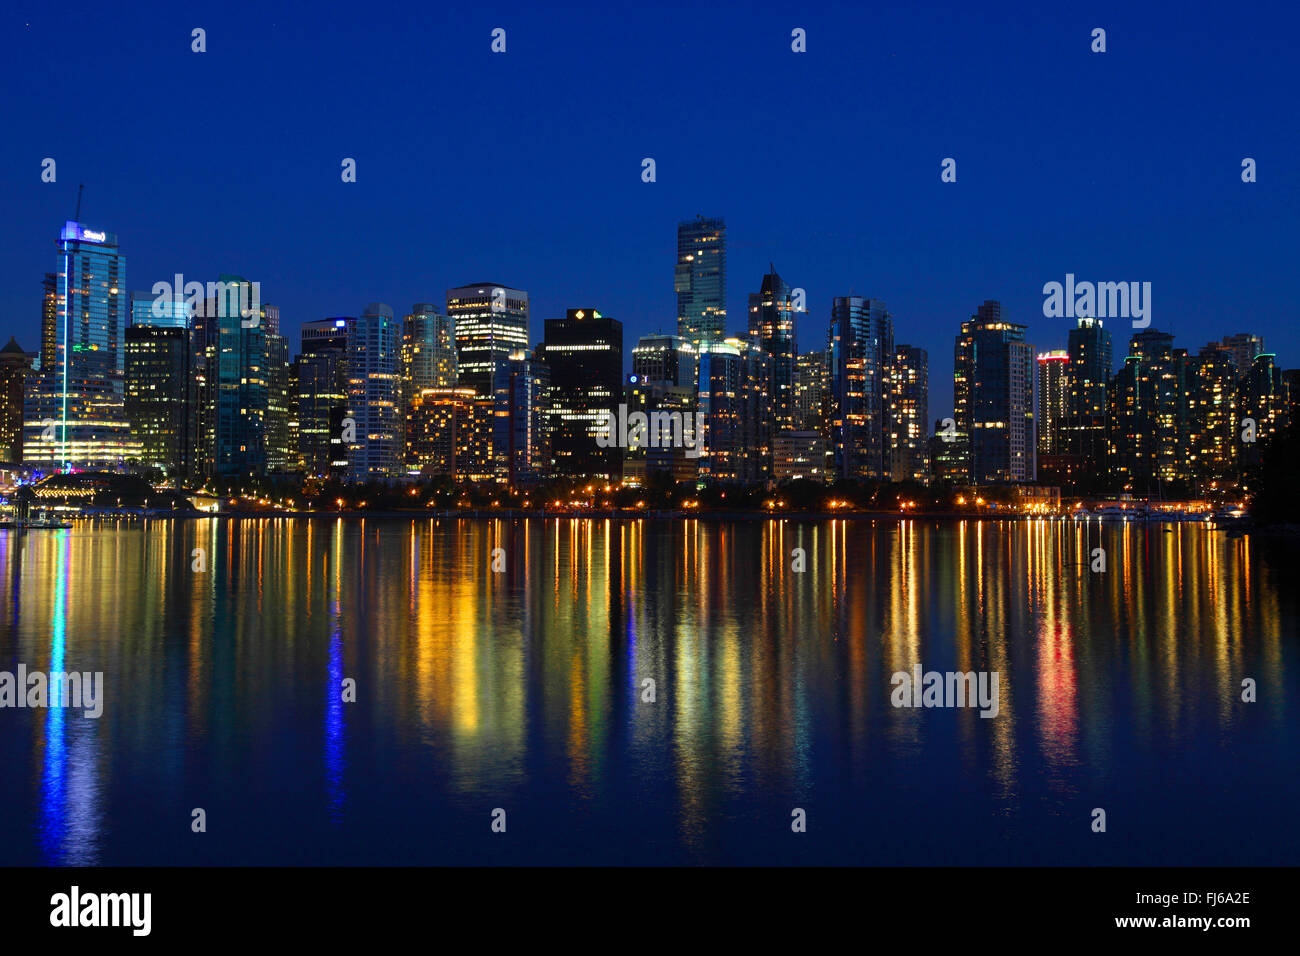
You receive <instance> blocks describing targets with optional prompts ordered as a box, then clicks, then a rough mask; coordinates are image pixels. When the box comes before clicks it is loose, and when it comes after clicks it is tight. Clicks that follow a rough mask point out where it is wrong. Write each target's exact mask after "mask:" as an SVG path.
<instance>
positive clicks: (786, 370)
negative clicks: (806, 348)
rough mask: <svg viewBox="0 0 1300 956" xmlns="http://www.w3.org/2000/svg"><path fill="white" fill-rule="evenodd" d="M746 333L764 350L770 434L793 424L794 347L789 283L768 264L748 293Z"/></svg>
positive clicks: (767, 427) (768, 441) (795, 353)
mask: <svg viewBox="0 0 1300 956" xmlns="http://www.w3.org/2000/svg"><path fill="white" fill-rule="evenodd" d="M749 334H750V337H751V338H752V339H754V340H755V341H756V342H757V344H758V347H759V348H760V349H762V350H763V351H764V352H765V353H767V355H768V358H769V361H768V375H769V377H768V382H767V398H768V403H769V409H768V414H766V415H765V416H764V421H765V423H766V430H767V431H768V432H769V433H770V436H771V437H769V438H768V439H767V441H766V442H765V444H766V445H767V446H768V447H769V448H770V447H771V442H772V438H774V437H775V436H776V435H777V434H779V433H781V432H783V431H789V430H790V429H792V428H794V366H795V357H796V355H797V353H798V348H797V347H796V344H795V312H794V299H793V296H792V290H791V289H790V286H788V285H786V283H785V282H784V281H783V280H782V278H781V277H780V276H779V275H777V273H776V269H775V267H770V268H769V271H768V273H767V275H765V276H763V282H762V285H761V286H760V287H759V291H758V292H757V293H756V294H752V295H750V297H749Z"/></svg>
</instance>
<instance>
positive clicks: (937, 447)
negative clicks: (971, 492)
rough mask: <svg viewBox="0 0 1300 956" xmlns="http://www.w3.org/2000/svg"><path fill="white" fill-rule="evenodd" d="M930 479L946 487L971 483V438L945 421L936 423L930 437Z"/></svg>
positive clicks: (940, 420) (941, 420)
mask: <svg viewBox="0 0 1300 956" xmlns="http://www.w3.org/2000/svg"><path fill="white" fill-rule="evenodd" d="M954 421H955V420H954ZM930 477H931V479H932V480H933V481H936V482H940V483H942V484H946V485H965V484H967V483H969V482H970V438H969V436H967V435H961V434H959V433H958V432H957V430H956V427H955V425H952V426H951V427H950V425H949V422H948V421H947V420H945V419H939V420H937V421H936V422H935V423H934V433H933V434H932V435H931V436H930Z"/></svg>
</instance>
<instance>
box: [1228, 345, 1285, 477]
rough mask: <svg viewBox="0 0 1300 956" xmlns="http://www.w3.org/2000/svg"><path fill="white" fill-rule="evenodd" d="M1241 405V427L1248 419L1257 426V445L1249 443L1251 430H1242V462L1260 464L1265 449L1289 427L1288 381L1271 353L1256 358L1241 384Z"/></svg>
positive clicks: (1255, 435) (1252, 442)
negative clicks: (1272, 439)
mask: <svg viewBox="0 0 1300 956" xmlns="http://www.w3.org/2000/svg"><path fill="white" fill-rule="evenodd" d="M1238 404H1239V406H1240V408H1241V419H1242V425H1243V426H1246V425H1247V423H1246V419H1250V421H1251V422H1253V423H1254V428H1253V431H1254V439H1255V440H1254V441H1249V440H1246V438H1247V436H1249V435H1250V433H1251V429H1250V428H1249V426H1247V427H1245V428H1243V429H1241V435H1240V436H1239V437H1240V438H1241V439H1242V441H1241V461H1242V464H1243V465H1247V466H1249V465H1255V464H1258V463H1259V460H1260V454H1261V452H1262V449H1263V445H1264V443H1265V442H1267V441H1268V439H1270V438H1272V437H1273V436H1274V435H1276V434H1277V433H1278V432H1280V431H1282V430H1283V429H1285V428H1286V426H1287V420H1288V419H1287V416H1288V414H1289V411H1290V401H1289V399H1288V396H1287V388H1286V381H1285V379H1284V378H1283V377H1282V370H1281V369H1280V368H1278V366H1277V360H1276V357H1275V356H1274V355H1273V353H1271V352H1263V353H1261V354H1259V355H1256V356H1255V357H1254V359H1253V360H1252V361H1251V363H1250V367H1249V368H1248V369H1247V370H1246V374H1245V376H1244V377H1243V378H1242V380H1241V385H1240V391H1239V398H1238Z"/></svg>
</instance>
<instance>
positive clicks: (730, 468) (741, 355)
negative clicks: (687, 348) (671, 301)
mask: <svg viewBox="0 0 1300 956" xmlns="http://www.w3.org/2000/svg"><path fill="white" fill-rule="evenodd" d="M770 363H771V357H770V356H769V355H768V354H767V353H766V352H764V351H763V350H762V349H760V348H759V347H758V345H757V341H756V339H755V337H753V336H748V337H745V338H739V337H732V338H727V339H723V340H722V341H721V342H708V343H705V345H704V346H703V347H702V348H701V351H700V382H699V390H698V396H699V397H698V404H697V411H698V412H699V413H700V414H702V415H703V416H704V417H703V419H702V421H703V426H704V428H703V430H704V447H703V451H702V457H701V458H700V459H699V460H698V464H699V476H700V478H702V479H705V480H708V481H722V482H748V483H754V482H763V481H767V480H768V479H770V478H771V477H772V468H773V449H772V447H771V445H768V446H766V447H765V446H764V444H763V442H764V441H772V440H774V439H775V436H774V435H772V433H771V430H770V429H769V428H767V427H766V423H765V422H764V420H763V416H764V415H765V414H766V413H767V410H768V409H770V407H771V406H770V403H769V400H768V394H767V390H768V383H769V382H770V381H771V368H770Z"/></svg>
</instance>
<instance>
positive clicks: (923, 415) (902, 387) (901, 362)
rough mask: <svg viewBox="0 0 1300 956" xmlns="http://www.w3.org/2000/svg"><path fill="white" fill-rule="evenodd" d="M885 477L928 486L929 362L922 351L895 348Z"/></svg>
mask: <svg viewBox="0 0 1300 956" xmlns="http://www.w3.org/2000/svg"><path fill="white" fill-rule="evenodd" d="M890 365H891V368H890V371H889V379H888V393H889V403H888V404H889V414H888V416H887V421H888V424H889V440H888V442H887V447H888V453H889V477H890V479H891V480H892V481H915V482H919V483H920V484H929V483H930V435H929V426H930V362H929V356H928V355H927V354H926V351H925V349H921V348H917V347H916V346H913V345H898V346H896V347H895V348H894V359H893V361H892V362H891V363H890Z"/></svg>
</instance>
